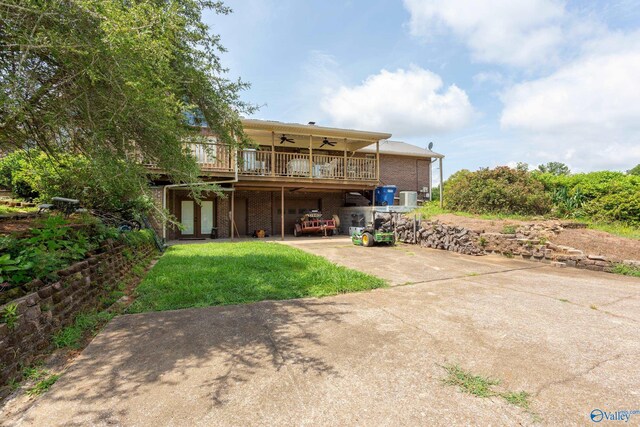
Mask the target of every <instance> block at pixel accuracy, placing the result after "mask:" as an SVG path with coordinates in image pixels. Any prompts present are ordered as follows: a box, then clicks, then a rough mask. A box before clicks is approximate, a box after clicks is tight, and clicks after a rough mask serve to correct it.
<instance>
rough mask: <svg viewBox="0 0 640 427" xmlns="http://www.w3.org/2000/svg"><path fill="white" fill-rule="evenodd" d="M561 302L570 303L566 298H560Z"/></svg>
mask: <svg viewBox="0 0 640 427" xmlns="http://www.w3.org/2000/svg"><path fill="white" fill-rule="evenodd" d="M559 301H561V302H569V300H568V299H564V298H560V300H559Z"/></svg>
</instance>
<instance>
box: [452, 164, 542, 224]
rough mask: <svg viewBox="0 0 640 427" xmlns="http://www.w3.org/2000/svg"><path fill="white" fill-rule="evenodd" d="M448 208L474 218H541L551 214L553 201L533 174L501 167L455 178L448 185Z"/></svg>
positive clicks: (460, 174)
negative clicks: (495, 215)
mask: <svg viewBox="0 0 640 427" xmlns="http://www.w3.org/2000/svg"><path fill="white" fill-rule="evenodd" d="M445 205H446V207H447V209H451V210H456V211H466V212H471V213H475V214H478V213H504V214H520V215H531V214H533V215H541V214H546V213H548V212H549V211H550V209H551V198H550V197H549V196H548V195H547V194H546V193H545V191H544V186H543V185H542V183H540V182H539V181H537V180H536V179H534V178H533V177H532V175H531V174H529V173H527V172H525V171H523V170H516V169H511V168H509V167H505V166H500V167H497V168H495V169H487V168H485V169H480V170H478V171H477V172H471V171H468V170H466V169H463V170H461V171H458V172H456V173H455V174H453V175H452V176H451V177H450V178H449V179H448V180H447V182H446V184H445Z"/></svg>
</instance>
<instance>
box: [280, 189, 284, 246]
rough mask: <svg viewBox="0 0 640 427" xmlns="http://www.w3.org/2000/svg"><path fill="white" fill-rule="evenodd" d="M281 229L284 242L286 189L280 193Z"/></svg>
mask: <svg viewBox="0 0 640 427" xmlns="http://www.w3.org/2000/svg"><path fill="white" fill-rule="evenodd" d="M280 229H281V232H282V233H281V234H282V240H284V187H282V192H281V193H280Z"/></svg>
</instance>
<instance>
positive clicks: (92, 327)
mask: <svg viewBox="0 0 640 427" xmlns="http://www.w3.org/2000/svg"><path fill="white" fill-rule="evenodd" d="M114 316H115V313H112V312H109V311H101V312H92V313H83V314H79V315H78V316H77V317H76V319H75V322H74V323H73V325H71V326H68V327H66V328H64V329H62V330H61V331H59V332H58V333H56V334H55V335H54V336H53V344H54V345H55V346H56V347H57V348H71V349H79V348H81V347H82V341H83V338H84V337H85V336H86V335H87V334H92V335H93V334H95V333H96V332H97V331H98V329H99V328H100V327H101V326H102V325H104V324H105V323H107V322H108V321H109V320H111V319H112V318H113V317H114Z"/></svg>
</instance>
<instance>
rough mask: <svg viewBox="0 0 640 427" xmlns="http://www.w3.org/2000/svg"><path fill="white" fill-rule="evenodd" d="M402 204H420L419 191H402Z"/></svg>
mask: <svg viewBox="0 0 640 427" xmlns="http://www.w3.org/2000/svg"><path fill="white" fill-rule="evenodd" d="M400 206H418V192H417V191H401V192H400Z"/></svg>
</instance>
